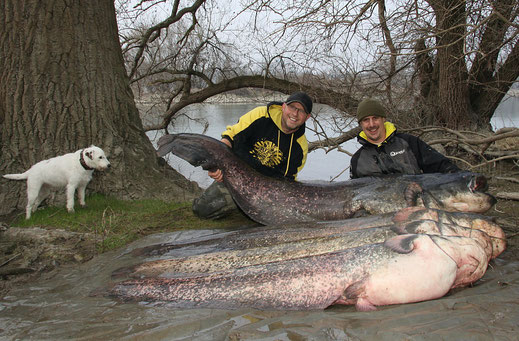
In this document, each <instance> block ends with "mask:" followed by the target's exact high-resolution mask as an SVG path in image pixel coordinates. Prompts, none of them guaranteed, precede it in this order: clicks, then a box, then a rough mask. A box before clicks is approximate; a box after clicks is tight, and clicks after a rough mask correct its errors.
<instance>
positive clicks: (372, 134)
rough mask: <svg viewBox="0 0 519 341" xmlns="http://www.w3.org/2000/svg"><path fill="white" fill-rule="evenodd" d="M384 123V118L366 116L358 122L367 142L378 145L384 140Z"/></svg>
mask: <svg viewBox="0 0 519 341" xmlns="http://www.w3.org/2000/svg"><path fill="white" fill-rule="evenodd" d="M385 121H386V119H385V118H384V117H379V116H367V117H364V119H363V120H362V121H360V122H359V124H360V127H361V128H362V130H363V131H364V133H365V134H366V137H367V138H368V141H369V142H371V143H373V144H379V143H381V142H382V141H384V140H385V139H386V128H385V127H384V122H385Z"/></svg>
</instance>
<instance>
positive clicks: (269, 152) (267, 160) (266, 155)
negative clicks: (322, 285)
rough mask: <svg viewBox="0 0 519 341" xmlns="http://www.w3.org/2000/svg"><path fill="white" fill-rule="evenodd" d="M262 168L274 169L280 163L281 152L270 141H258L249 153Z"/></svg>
mask: <svg viewBox="0 0 519 341" xmlns="http://www.w3.org/2000/svg"><path fill="white" fill-rule="evenodd" d="M250 153H251V154H252V156H253V157H254V158H256V159H258V161H259V162H261V164H262V165H263V166H267V167H271V168H272V167H275V166H277V165H279V164H280V163H281V160H282V159H283V152H282V151H281V150H279V148H278V146H276V145H275V144H274V143H273V142H272V141H265V140H263V141H258V142H256V143H255V144H254V148H253V149H252V150H251V151H250Z"/></svg>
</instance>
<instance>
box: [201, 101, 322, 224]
mask: <svg viewBox="0 0 519 341" xmlns="http://www.w3.org/2000/svg"><path fill="white" fill-rule="evenodd" d="M311 112H312V100H311V99H310V97H309V96H308V95H307V94H305V93H304V92H296V93H294V94H292V95H290V96H289V97H288V98H287V100H286V101H285V102H271V103H269V104H267V105H266V106H260V107H257V108H254V109H253V110H251V111H249V112H248V113H246V114H245V115H243V116H242V117H240V119H239V121H238V123H236V124H234V125H231V126H228V127H227V129H226V130H225V131H224V132H223V133H222V139H221V141H222V142H223V143H225V144H226V145H228V146H229V147H230V148H232V149H233V151H234V153H235V154H236V155H237V156H238V157H240V158H241V159H243V160H245V161H246V162H247V163H248V164H249V165H250V166H252V167H253V168H254V169H256V170H257V171H258V172H260V173H262V174H264V175H267V176H270V177H277V178H287V179H290V180H296V178H297V173H298V172H299V171H300V170H301V169H302V168H303V167H304V165H305V162H306V156H307V154H308V141H307V140H306V137H305V122H306V121H307V120H308V118H310V114H311ZM209 176H211V177H212V178H213V179H214V180H215V182H214V183H213V184H212V185H211V186H209V187H208V188H207V190H205V191H204V193H203V194H202V195H201V196H200V198H198V199H195V201H194V202H193V212H194V213H195V214H196V215H197V216H199V217H201V218H207V219H217V218H222V217H224V216H225V215H227V214H228V213H230V212H232V211H233V210H234V209H236V206H235V204H234V202H233V201H232V198H231V196H230V194H229V192H228V191H227V189H226V188H225V186H224V185H223V183H222V172H221V171H220V170H216V171H214V172H209Z"/></svg>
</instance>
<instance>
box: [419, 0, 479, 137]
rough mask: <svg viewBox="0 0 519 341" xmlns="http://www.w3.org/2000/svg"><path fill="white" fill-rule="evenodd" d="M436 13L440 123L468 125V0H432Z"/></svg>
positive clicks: (470, 113) (460, 126)
mask: <svg viewBox="0 0 519 341" xmlns="http://www.w3.org/2000/svg"><path fill="white" fill-rule="evenodd" d="M429 3H430V4H431V6H432V8H433V9H434V12H435V14H436V20H437V23H436V28H437V31H438V33H437V42H436V46H438V50H437V58H438V60H437V65H436V67H438V76H439V77H438V100H437V103H438V112H437V113H436V115H437V116H436V118H437V121H438V122H437V123H439V124H442V125H445V126H446V127H449V128H453V129H455V128H462V127H469V124H470V122H471V120H470V117H471V116H472V115H473V112H472V110H471V107H470V101H469V89H468V82H467V77H468V74H467V66H466V63H465V55H464V50H463V46H464V41H465V40H464V36H465V25H466V12H465V1H462V0H455V1H453V0H431V1H429Z"/></svg>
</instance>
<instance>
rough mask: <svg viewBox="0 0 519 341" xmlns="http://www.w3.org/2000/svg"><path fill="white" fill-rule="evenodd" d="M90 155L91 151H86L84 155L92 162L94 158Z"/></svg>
mask: <svg viewBox="0 0 519 341" xmlns="http://www.w3.org/2000/svg"><path fill="white" fill-rule="evenodd" d="M92 153H93V151H91V150H89V151H87V152H86V153H85V155H86V156H88V158H89V159H90V160H93V159H94V157H93V156H92Z"/></svg>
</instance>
